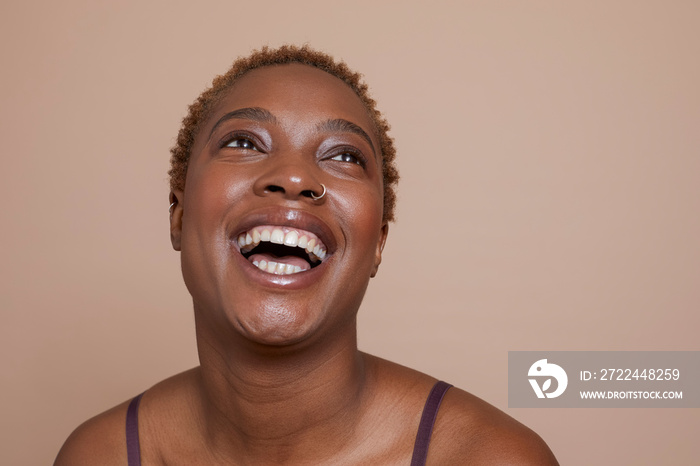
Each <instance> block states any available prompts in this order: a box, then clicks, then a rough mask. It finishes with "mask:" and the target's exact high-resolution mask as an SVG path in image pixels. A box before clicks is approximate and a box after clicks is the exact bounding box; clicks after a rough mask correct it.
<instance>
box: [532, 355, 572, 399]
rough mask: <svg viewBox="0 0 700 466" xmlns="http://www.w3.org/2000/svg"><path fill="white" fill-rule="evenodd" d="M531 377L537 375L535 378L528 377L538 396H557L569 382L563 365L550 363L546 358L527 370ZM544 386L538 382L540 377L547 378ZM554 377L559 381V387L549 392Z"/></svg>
mask: <svg viewBox="0 0 700 466" xmlns="http://www.w3.org/2000/svg"><path fill="white" fill-rule="evenodd" d="M527 375H528V376H529V377H536V378H534V379H528V380H529V381H530V385H532V389H533V390H534V391H535V395H537V398H544V397H545V396H546V397H547V398H556V397H558V396H559V395H561V394H562V393H564V390H566V385H567V384H568V383H569V378H568V377H567V376H566V372H565V371H564V369H562V368H561V367H559V366H557V365H556V364H550V363H548V362H547V360H546V359H540V360H539V361H537V362H535V363H534V364H533V365H532V366H530V370H529V371H528V372H527ZM545 377H546V379H544V381H543V383H542V386H540V384H539V383H538V381H537V379H538V378H545ZM552 379H555V380H556V381H557V389H556V390H554V391H551V392H548V391H547V390H549V389H550V388H551V386H552Z"/></svg>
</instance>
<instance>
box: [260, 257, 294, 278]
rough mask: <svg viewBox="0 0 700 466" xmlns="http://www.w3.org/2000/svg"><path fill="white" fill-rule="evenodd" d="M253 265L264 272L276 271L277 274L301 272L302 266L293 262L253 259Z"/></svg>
mask: <svg viewBox="0 0 700 466" xmlns="http://www.w3.org/2000/svg"><path fill="white" fill-rule="evenodd" d="M253 265H254V266H256V267H257V268H259V269H260V270H262V271H263V272H268V273H274V274H276V275H291V274H293V273H299V272H301V271H302V268H301V267H299V266H298V265H292V264H282V263H281V262H280V263H277V262H272V261H270V262H267V261H266V260H264V259H263V260H261V261H253Z"/></svg>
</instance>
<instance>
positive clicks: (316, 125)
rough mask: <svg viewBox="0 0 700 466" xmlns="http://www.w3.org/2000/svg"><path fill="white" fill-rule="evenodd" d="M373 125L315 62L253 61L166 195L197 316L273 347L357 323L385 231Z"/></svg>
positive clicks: (204, 129)
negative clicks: (176, 186) (178, 188)
mask: <svg viewBox="0 0 700 466" xmlns="http://www.w3.org/2000/svg"><path fill="white" fill-rule="evenodd" d="M373 128H374V127H373V125H372V121H371V119H370V118H369V116H368V115H367V111H366V110H365V107H364V106H363V104H362V102H361V101H360V99H359V98H358V97H357V96H356V95H355V93H354V92H353V91H352V89H350V88H349V87H348V86H347V85H346V84H345V83H343V82H342V81H341V80H340V79H338V78H336V77H334V76H332V75H330V74H327V73H325V72H323V71H321V70H318V69H316V68H313V67H310V66H306V65H300V64H290V65H281V66H273V67H265V68H260V69H256V70H253V71H251V72H249V73H247V74H246V75H244V76H243V77H242V78H240V79H239V80H238V81H237V82H236V84H235V85H234V86H233V88H232V89H230V90H229V91H228V93H227V94H226V96H225V97H224V98H223V100H222V101H221V102H220V103H219V104H218V105H217V107H216V108H215V110H214V111H213V113H212V116H211V117H210V118H209V120H208V121H206V122H205V124H204V125H203V126H202V129H201V130H200V132H199V134H198V135H197V138H196V140H195V143H194V146H193V150H192V154H191V159H190V163H189V168H188V172H187V180H186V189H185V192H184V193H180V192H176V193H174V195H175V196H176V197H177V199H178V201H179V203H178V206H177V207H176V209H175V211H174V214H173V220H172V224H171V231H172V237H173V246H174V247H175V248H176V249H178V250H181V251H182V256H181V260H182V270H183V276H184V279H185V283H186V285H187V287H188V289H189V291H190V293H191V294H192V296H193V299H194V305H195V312H196V313H198V318H199V320H198V325H201V322H206V323H207V324H206V325H209V326H210V328H211V329H214V331H216V332H224V333H221V335H222V336H224V337H225V338H228V337H229V336H230V335H231V333H230V331H231V329H233V330H234V331H235V332H236V334H238V335H243V336H244V337H245V338H248V339H249V340H252V341H255V342H258V343H263V344H272V345H285V344H292V343H298V342H301V341H305V340H308V339H309V338H312V337H314V336H321V335H324V334H326V335H328V333H327V332H331V333H333V332H337V331H343V329H351V330H352V331H353V332H354V326H353V325H354V324H353V322H354V318H355V313H356V311H357V309H358V308H359V305H360V302H361V300H362V297H363V295H364V292H365V289H366V287H367V284H368V282H369V278H370V277H371V276H373V275H374V273H376V271H377V267H378V266H379V263H380V261H381V252H382V248H383V246H384V241H385V239H386V233H387V226H386V224H385V223H384V222H383V221H382V208H383V186H382V170H381V155H380V154H379V153H378V150H379V142H378V140H377V136H376V134H375V131H374V129H373ZM321 183H323V184H324V185H325V186H326V188H327V192H326V194H325V196H324V197H323V198H321V199H320V200H315V199H313V198H312V197H311V196H310V193H312V192H313V193H314V194H315V195H316V196H318V195H320V194H321V193H322V191H323V188H322V187H321ZM280 243H281V244H280ZM271 263H272V264H271ZM324 329H325V330H326V331H327V332H324V331H322V330H324Z"/></svg>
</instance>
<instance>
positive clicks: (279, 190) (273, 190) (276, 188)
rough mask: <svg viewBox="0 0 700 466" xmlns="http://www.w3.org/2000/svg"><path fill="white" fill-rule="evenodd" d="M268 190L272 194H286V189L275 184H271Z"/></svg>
mask: <svg viewBox="0 0 700 466" xmlns="http://www.w3.org/2000/svg"><path fill="white" fill-rule="evenodd" d="M267 190H268V191H269V192H271V193H283V192H284V188H283V187H282V186H277V185H274V184H271V185H270V186H268V187H267Z"/></svg>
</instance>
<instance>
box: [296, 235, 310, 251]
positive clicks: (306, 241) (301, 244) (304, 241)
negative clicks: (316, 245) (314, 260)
mask: <svg viewBox="0 0 700 466" xmlns="http://www.w3.org/2000/svg"><path fill="white" fill-rule="evenodd" d="M307 244H309V238H307V237H306V235H304V236H302V237H301V238H299V243H297V246H299V247H300V248H302V249H306V245H307Z"/></svg>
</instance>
